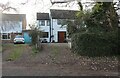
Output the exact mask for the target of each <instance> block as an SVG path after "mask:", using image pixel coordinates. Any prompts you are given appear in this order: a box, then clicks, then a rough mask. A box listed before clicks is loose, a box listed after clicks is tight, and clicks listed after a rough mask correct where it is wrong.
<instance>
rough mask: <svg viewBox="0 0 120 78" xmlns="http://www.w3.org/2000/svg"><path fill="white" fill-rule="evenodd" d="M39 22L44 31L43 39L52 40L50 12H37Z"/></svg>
mask: <svg viewBox="0 0 120 78" xmlns="http://www.w3.org/2000/svg"><path fill="white" fill-rule="evenodd" d="M37 22H38V26H40V30H41V31H42V32H43V33H42V37H41V40H42V41H43V40H44V39H46V41H47V42H50V16H49V13H37Z"/></svg>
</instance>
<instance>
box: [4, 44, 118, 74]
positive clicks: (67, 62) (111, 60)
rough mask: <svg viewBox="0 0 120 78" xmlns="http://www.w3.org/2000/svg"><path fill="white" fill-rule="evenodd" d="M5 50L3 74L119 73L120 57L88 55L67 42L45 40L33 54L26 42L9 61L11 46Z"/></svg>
mask: <svg viewBox="0 0 120 78" xmlns="http://www.w3.org/2000/svg"><path fill="white" fill-rule="evenodd" d="M12 46H13V45H11V48H7V49H5V48H4V50H3V75H5V76H6V75H17V76H19V75H22V76H89V75H92V76H98V75H103V76H106V75H109V76H117V75H118V59H117V57H98V58H88V57H83V56H78V55H76V54H74V53H72V52H71V51H70V49H69V47H68V44H67V43H61V44H60V43H55V44H54V43H47V44H43V50H42V51H41V52H38V53H37V54H36V55H34V56H33V55H32V47H31V46H29V45H24V47H23V49H24V50H22V51H23V52H22V55H21V57H20V58H19V59H17V60H15V61H11V62H8V61H5V60H4V59H5V58H7V56H8V55H9V53H10V52H11V49H12V48H14V47H12ZM25 73H26V74H25Z"/></svg>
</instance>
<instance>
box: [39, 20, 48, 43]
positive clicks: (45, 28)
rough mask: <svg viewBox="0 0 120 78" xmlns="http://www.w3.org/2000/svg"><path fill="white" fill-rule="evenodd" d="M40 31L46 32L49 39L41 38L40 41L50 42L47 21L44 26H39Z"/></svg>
mask: <svg viewBox="0 0 120 78" xmlns="http://www.w3.org/2000/svg"><path fill="white" fill-rule="evenodd" d="M37 22H38V25H39V23H40V22H39V21H37ZM40 30H41V31H42V32H48V33H49V37H48V38H41V39H42V40H43V39H46V40H47V42H50V26H47V20H45V26H40Z"/></svg>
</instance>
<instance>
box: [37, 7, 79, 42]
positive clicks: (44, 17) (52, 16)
mask: <svg viewBox="0 0 120 78" xmlns="http://www.w3.org/2000/svg"><path fill="white" fill-rule="evenodd" d="M77 12H78V11H74V10H58V9H50V13H37V21H38V25H39V26H40V29H41V30H42V31H43V32H45V33H46V34H45V35H44V37H45V39H46V40H47V41H48V42H59V43H63V42H65V40H66V38H67V29H66V27H67V26H66V25H64V26H62V24H63V22H64V21H65V20H67V19H69V20H74V19H75V18H76V13H77ZM48 21H49V23H48ZM44 37H43V39H44Z"/></svg>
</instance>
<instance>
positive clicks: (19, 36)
mask: <svg viewBox="0 0 120 78" xmlns="http://www.w3.org/2000/svg"><path fill="white" fill-rule="evenodd" d="M15 38H23V36H21V35H17V36H16V37H15Z"/></svg>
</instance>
